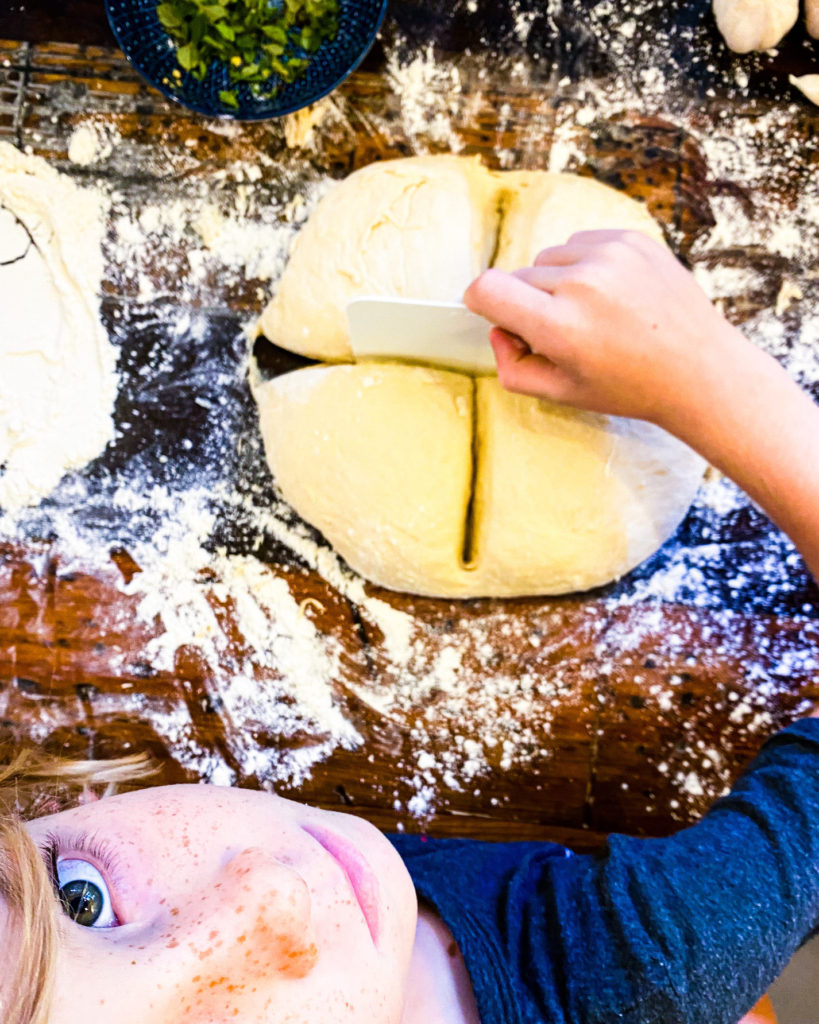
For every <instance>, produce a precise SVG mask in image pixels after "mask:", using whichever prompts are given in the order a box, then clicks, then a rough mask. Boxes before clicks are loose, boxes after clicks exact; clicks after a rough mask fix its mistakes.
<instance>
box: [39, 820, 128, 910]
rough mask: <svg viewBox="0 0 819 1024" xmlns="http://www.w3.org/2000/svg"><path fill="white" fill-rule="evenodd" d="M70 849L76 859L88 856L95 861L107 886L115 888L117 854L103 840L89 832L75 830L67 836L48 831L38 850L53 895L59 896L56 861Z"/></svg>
mask: <svg viewBox="0 0 819 1024" xmlns="http://www.w3.org/2000/svg"><path fill="white" fill-rule="evenodd" d="M69 849H70V850H71V851H72V853H76V854H77V855H78V856H77V858H76V859H77V860H81V859H82V858H83V857H90V858H91V859H92V860H94V861H96V863H97V865H98V866H99V867H98V870H100V871H101V872H102V874H103V875H105V876H106V878H107V879H108V880H109V888H110V889H113V890H116V877H117V856H116V854H115V853H114V851H113V850H112V849H111V847H110V845H109V844H108V843H107V842H105V840H100V839H98V838H97V837H96V836H94V835H91V833H89V832H77V833H73V834H71V835H68V836H60V835H57V833H56V832H48V833H47V834H46V837H45V841H44V842H43V844H42V845H41V846H40V852H41V853H42V855H43V860H44V861H45V866H46V870H47V871H48V877H49V879H50V881H51V887H52V889H53V890H54V893H55V895H57V896H59V892H60V883H59V878H58V875H57V861H58V859H59V858H60V856H61V855H62V853H63V851H64V850H69Z"/></svg>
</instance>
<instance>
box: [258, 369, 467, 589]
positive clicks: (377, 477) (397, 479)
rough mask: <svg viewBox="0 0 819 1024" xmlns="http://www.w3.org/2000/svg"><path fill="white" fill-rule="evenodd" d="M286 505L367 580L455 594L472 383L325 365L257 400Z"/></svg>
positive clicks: (270, 388)
mask: <svg viewBox="0 0 819 1024" xmlns="http://www.w3.org/2000/svg"><path fill="white" fill-rule="evenodd" d="M255 397H256V402H257V403H258V406H259V416H260V421H261V429H262V436H263V437H264V439H265V450H266V452H267V457H268V462H269V463H270V468H271V470H272V471H273V475H274V477H275V479H276V483H277V485H278V487H279V488H280V489H281V491H282V493H283V494H284V495H285V497H286V498H287V500H288V502H289V503H290V504H291V505H292V506H293V508H295V509H296V511H297V512H298V513H299V515H301V516H302V517H303V518H304V519H306V520H307V521H308V522H310V523H313V524H314V525H315V526H316V527H318V529H319V530H321V532H322V533H323V534H324V536H325V537H326V538H327V540H328V541H329V542H330V543H331V544H332V545H333V547H334V548H335V549H336V550H337V551H338V552H339V553H340V554H341V555H343V557H344V558H345V559H346V560H347V561H348V562H349V563H350V565H351V566H353V568H354V569H356V570H357V571H358V572H360V573H361V574H362V576H366V577H367V578H368V579H371V580H375V581H376V582H378V583H383V585H384V586H387V587H394V588H395V589H398V590H409V591H412V592H413V593H419V594H429V593H432V594H449V593H451V592H452V588H453V585H454V584H456V583H457V578H458V575H459V564H460V561H461V555H462V552H463V545H464V527H465V518H464V510H465V508H466V507H467V505H468V502H469V490H470V485H471V474H472V456H471V446H472V430H473V425H472V381H471V378H469V377H465V376H462V375H461V374H457V373H451V372H449V371H447V370H433V369H428V368H426V367H420V366H401V365H398V364H396V363H359V364H355V365H353V364H350V365H346V366H318V367H308V368H307V369H304V370H296V371H294V372H293V373H288V374H284V375H283V376H281V377H275V378H274V379H273V380H271V381H268V382H267V383H265V384H262V385H261V386H259V387H257V388H256V389H255Z"/></svg>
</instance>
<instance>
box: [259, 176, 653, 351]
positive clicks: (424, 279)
mask: <svg viewBox="0 0 819 1024" xmlns="http://www.w3.org/2000/svg"><path fill="white" fill-rule="evenodd" d="M589 228H598V229H599V228H623V229H635V230H639V231H644V232H645V233H647V234H649V235H651V236H652V237H653V238H656V239H657V240H659V241H662V240H663V236H662V231H661V230H660V228H659V226H658V225H657V223H656V221H655V220H654V219H653V218H652V217H651V215H650V214H649V213H648V211H647V210H646V208H645V207H644V206H643V205H642V204H641V203H638V202H637V201H636V200H635V199H632V198H630V197H629V196H627V195H625V194H624V193H622V192H618V191H617V190H616V189H613V188H610V187H609V186H608V185H603V184H601V183H600V182H598V181H595V180H594V179H592V178H581V177H578V176H576V175H571V174H550V173H548V172H546V171H490V170H488V169H487V168H486V167H484V166H483V165H482V164H481V163H480V162H478V160H477V158H475V157H457V156H428V157H410V158H408V159H406V160H389V161H385V162H382V163H375V164H370V165H369V166H367V167H365V168H364V169H363V170H360V171H356V172H355V173H354V174H351V175H350V176H349V178H346V179H345V180H344V181H342V182H341V183H340V184H339V185H337V186H336V188H335V189H333V191H332V192H330V193H328V195H327V196H325V197H324V199H322V200H321V202H320V203H319V204H318V206H317V207H316V209H315V210H314V212H313V214H312V216H311V217H310V218H309V220H308V221H307V224H306V225H305V227H304V228H303V229H302V231H301V232H300V233H299V235H298V236H297V238H296V242H295V244H294V246H293V252H292V254H291V256H290V259H289V261H288V263H287V266H286V267H285V270H284V274H283V275H282V278H281V281H280V283H279V286H278V289H277V291H276V295H275V297H274V298H273V300H272V301H271V302H270V303H269V304H268V306H267V308H266V309H265V310H264V312H263V313H262V316H261V317H260V319H259V324H258V329H259V331H260V332H261V333H263V334H264V335H265V337H267V338H269V339H270V340H271V341H272V342H274V343H275V344H276V345H280V346H281V347H282V348H286V349H289V350H290V351H291V352H299V353H301V354H302V355H305V356H311V357H312V358H314V359H323V360H328V361H339V360H349V359H352V352H351V350H350V342H349V334H348V331H347V318H346V313H345V307H346V305H347V303H348V302H349V301H350V299H352V298H354V297H356V296H358V295H397V296H403V297H405V298H421V299H448V300H457V301H459V300H460V299H461V296H462V295H463V293H464V291H465V290H466V287H467V285H468V284H469V283H470V282H471V281H473V280H474V279H475V278H476V277H477V276H478V274H479V273H480V272H481V271H482V270H485V269H486V267H488V266H489V264H490V262H494V265H495V266H498V267H501V268H502V269H505V270H516V269H517V268H518V267H523V266H528V265H529V264H530V263H531V262H532V260H533V259H534V257H535V255H536V254H537V253H538V252H539V251H540V250H541V249H543V248H545V247H546V246H549V245H560V244H562V243H563V242H565V241H567V240H568V238H569V236H570V235H572V234H573V233H574V232H575V231H583V230H587V229H589ZM496 249H497V255H496V256H495V258H494V261H493V254H494V253H495V251H496Z"/></svg>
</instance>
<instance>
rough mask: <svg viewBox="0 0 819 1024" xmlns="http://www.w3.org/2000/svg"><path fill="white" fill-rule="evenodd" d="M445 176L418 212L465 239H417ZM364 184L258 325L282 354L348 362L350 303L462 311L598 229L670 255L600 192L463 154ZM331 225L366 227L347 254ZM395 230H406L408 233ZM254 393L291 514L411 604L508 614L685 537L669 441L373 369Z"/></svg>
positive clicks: (292, 269) (393, 368) (615, 422)
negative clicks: (544, 255)
mask: <svg viewBox="0 0 819 1024" xmlns="http://www.w3.org/2000/svg"><path fill="white" fill-rule="evenodd" d="M439 161H440V166H441V167H442V178H441V186H440V187H441V190H442V193H443V196H444V197H445V199H441V201H440V203H438V202H436V201H435V200H433V197H432V196H431V195H429V196H427V197H426V198H424V200H423V203H420V199H419V200H418V201H419V203H420V207H423V208H424V209H443V208H445V207H446V206H451V207H452V209H453V210H454V211H455V212H456V214H457V215H456V217H455V224H454V227H453V229H452V230H448V227H449V224H448V222H447V221H446V219H445V218H444V219H443V220H432V221H427V222H426V223H425V224H422V223H421V219H420V215H419V218H416V217H415V214H414V213H413V209H412V203H411V202H410V204H409V207H408V206H407V205H406V204H407V202H408V199H407V197H408V196H415V197H416V198H418V197H419V196H420V195H421V194H422V193H424V192H430V193H431V192H434V191H435V189H436V180H437V176H436V167H437V166H438V162H439ZM395 163H397V164H400V173H399V169H398V168H396V167H394V166H392V165H393V164H395ZM365 170H366V172H367V173H366V176H365V177H364V180H365V181H366V185H367V187H366V190H362V188H361V187H360V186H359V184H357V179H358V180H359V181H360V180H361V179H360V178H359V175H361V176H364V172H357V173H356V174H353V175H352V176H351V177H350V178H348V179H346V180H345V181H344V182H342V183H341V184H340V185H339V186H337V187H336V189H335V190H334V191H333V192H332V193H330V195H329V196H328V197H327V199H325V200H322V202H321V203H320V204H319V205H318V207H317V208H316V210H315V212H314V213H313V215H312V217H311V218H310V220H309V221H308V222H307V225H306V227H305V229H304V231H303V232H302V235H301V236H300V240H299V241H297V243H296V246H295V248H294V251H293V256H292V257H291V260H290V262H289V264H288V266H287V268H286V269H285V273H284V275H283V278H282V281H281V284H280V287H279V290H278V293H277V296H276V298H275V299H274V300H273V302H272V303H271V304H270V305H269V306H268V309H267V310H266V311H265V314H264V316H263V318H262V320H261V323H260V326H261V328H262V329H263V330H265V333H266V334H267V336H268V337H271V334H272V338H271V340H273V341H275V342H277V343H279V344H283V346H284V347H286V348H290V349H292V350H295V351H298V352H302V353H305V352H308V353H309V354H313V355H316V354H319V353H320V354H321V357H322V358H323V359H325V360H343V359H350V358H351V356H350V355H349V342H348V338H347V335H346V323H345V320H344V305H345V304H346V302H347V301H348V300H349V298H351V297H353V295H355V294H362V293H369V294H379V293H380V294H398V295H407V296H410V297H426V298H447V299H458V298H460V295H461V294H462V292H463V290H464V288H465V287H466V285H467V284H468V283H469V281H471V280H472V279H473V278H474V277H475V276H476V275H477V274H478V273H479V272H480V271H481V270H482V269H484V268H485V267H486V266H487V265H488V263H489V261H490V259H491V258H492V256H493V255H494V257H495V260H494V262H495V265H499V266H501V267H502V268H504V269H512V268H514V267H516V266H521V265H526V264H529V263H531V260H532V259H533V257H534V255H536V253H537V252H538V251H539V250H540V249H541V248H543V247H545V246H548V245H554V244H559V243H562V242H564V241H566V239H567V238H568V237H569V236H570V235H571V234H572V233H574V232H575V231H577V230H588V229H592V228H596V229H600V228H625V229H630V230H643V231H645V232H646V233H648V234H650V235H652V236H653V237H655V238H658V239H661V238H662V234H661V231H660V229H659V227H658V226H657V224H656V223H655V222H654V221H653V219H652V218H651V217H650V215H649V214H648V212H647V211H646V210H645V208H644V207H643V206H642V205H641V204H639V203H637V202H636V201H634V200H632V199H629V198H628V197H627V196H624V195H623V194H622V193H618V192H616V191H615V190H613V189H611V188H609V187H608V186H605V185H602V184H600V183H599V182H595V181H592V180H590V179H585V178H579V177H575V176H570V175H557V174H550V173H547V172H536V171H535V172H506V173H504V172H491V171H488V170H487V169H485V168H483V167H482V166H481V165H480V164H479V163H477V162H475V161H473V160H471V159H468V158H458V157H440V158H439V157H424V158H409V159H407V160H403V161H394V162H390V163H385V164H378V165H374V166H370V167H368V168H366V169H365ZM379 175H383V177H384V180H385V182H386V183H385V184H384V187H383V188H382V187H379V181H380V178H379ZM459 177H460V184H457V182H458V178H459ZM398 180H400V181H401V182H402V187H401V189H398V188H397V187H396V184H395V183H396V181H398ZM413 181H415V182H416V184H415V185H413V184H412V183H413ZM330 199H332V200H333V202H332V204H330V203H329V200H330ZM345 199H346V202H345ZM456 199H457V201H456ZM347 203H350V204H353V205H355V206H356V210H355V212H354V214H351V213H350V212H349V210H348V209H347ZM365 203H366V205H367V209H368V218H369V222H370V223H371V225H375V227H374V229H373V231H372V232H371V233H370V235H368V234H367V231H366V230H365V229H364V228H363V227H362V225H364V224H365V222H366V221H367V218H365V217H364V211H363V209H362V207H363V205H364V204H365ZM396 204H397V210H398V211H400V212H396V208H395V207H396ZM465 204H468V205H465ZM475 204H477V205H475ZM420 207H419V208H420ZM470 211H471V212H470ZM416 212H417V211H416ZM335 218H338V219H339V220H338V223H339V224H340V228H339V229H338V230H343V229H344V227H345V225H346V226H349V224H350V222H351V219H352V220H354V221H355V223H356V224H357V225H358V228H357V229H356V230H357V232H358V234H357V235H356V237H355V239H354V240H353V242H352V243H351V242H350V240H349V239H347V238H346V237H345V238H344V240H343V242H341V243H340V245H339V248H338V249H336V248H335V246H334V245H333V244H332V240H333V239H334V238H335V237H336V228H334V226H333V222H334V219H335ZM401 224H412V225H413V227H412V230H411V231H409V232H408V233H407V234H406V235H404V234H402V233H401V231H400V230H399V225H401ZM480 225H483V228H482V230H483V232H484V235H483V237H481V235H480V232H479V231H478V227H479V226H480ZM382 230H383V231H384V232H386V233H387V235H389V238H390V242H389V246H390V249H391V251H393V252H394V260H395V265H396V266H397V267H399V268H400V270H395V268H394V267H393V268H392V269H391V268H389V267H385V266H384V264H383V259H384V248H383V246H382V244H381V240H379V241H378V242H377V243H374V248H373V249H372V250H370V249H369V248H368V243H367V239H368V238H375V237H377V236H378V233H379V231H382ZM383 237H386V235H385V236H383ZM351 245H352V246H353V247H354V248H355V252H356V259H355V274H354V275H351V274H350V273H349V272H348V270H349V260H350V246H351ZM316 247H321V251H322V252H323V254H324V256H323V260H322V256H321V252H319V251H318V249H317V248H316ZM427 256H428V257H429V259H431V260H432V261H433V262H435V263H436V265H438V266H441V267H448V268H449V271H450V273H449V277H448V278H447V281H446V286H447V287H448V288H449V289H450V290H449V291H448V292H446V293H444V294H442V293H441V290H440V288H439V285H440V284H441V280H442V279H443V271H442V274H441V275H440V276H439V275H436V274H432V275H429V274H428V275H427V276H426V277H424V278H423V280H421V281H420V282H419V280H418V279H416V278H414V277H413V276H412V275H408V274H407V273H406V268H407V267H410V266H412V265H414V264H415V263H417V262H423V260H424V258H425V257H427ZM308 271H310V274H309V276H308V277H304V276H302V275H303V274H308ZM319 271H320V275H319ZM317 275H318V276H317ZM385 282H387V284H386V285H385ZM385 289H386V290H385ZM432 291H435V294H431V292H432ZM311 295H313V296H315V299H311V298H310V296H311ZM328 296H334V297H335V299H334V301H335V302H337V303H339V305H336V306H333V305H332V303H329V302H328ZM295 310H298V317H299V318H298V319H296V320H293V321H291V319H290V318H291V317H293V316H295V315H296V314H295ZM314 314H315V316H314ZM285 322H286V323H285ZM283 325H285V326H283ZM305 325H306V326H307V330H306V331H305V330H304V329H303V328H304V327H305ZM282 330H283V331H284V333H283V334H282V333H279V332H280V331H282ZM305 339H306V340H305ZM253 390H254V395H255V398H256V402H257V405H258V408H259V416H260V425H261V431H262V437H263V439H264V444H265V451H266V454H267V459H268V463H269V465H270V468H271V470H272V472H273V475H274V477H275V481H276V484H277V486H278V488H279V489H280V491H281V493H282V494H283V496H284V497H285V499H286V500H287V501H288V502H289V503H290V504H291V505H292V506H293V508H294V509H295V510H296V511H297V512H298V513H299V514H300V515H301V516H302V517H303V518H304V519H305V520H307V521H308V522H310V523H312V524H313V525H314V526H315V527H317V528H318V529H319V530H320V531H321V532H322V533H323V534H324V536H325V537H326V539H327V540H328V541H329V543H331V544H332V545H333V547H334V548H335V549H336V550H337V551H338V552H339V553H340V554H341V555H342V556H343V557H344V559H345V560H346V561H347V562H348V563H349V565H350V566H351V567H352V568H353V569H355V570H356V571H358V572H359V573H361V574H362V575H363V576H364V577H366V578H367V579H369V580H371V581H373V582H374V583H377V584H380V585H382V586H385V587H389V588H391V589H394V590H402V591H408V592H410V593H415V594H423V595H428V596H435V597H457V598H466V597H481V596H496V597H514V596H523V595H533V594H561V593H567V592H571V591H577V590H585V589H588V588H591V587H596V586H599V585H601V584H604V583H607V582H609V581H611V580H613V579H616V578H618V577H619V576H622V575H623V574H624V573H626V572H628V571H629V570H631V569H632V568H634V567H635V566H636V565H638V564H639V563H640V562H642V561H643V560H644V559H645V558H647V557H648V556H649V555H651V554H652V553H653V552H654V551H656V549H657V548H658V547H659V546H660V545H661V544H662V543H663V542H664V541H665V540H666V539H667V538H668V537H669V536H670V535H671V534H672V533H673V532H674V530H675V529H676V527H677V526H678V525H679V523H680V521H681V520H682V518H683V516H684V515H685V512H686V511H687V509H688V506H689V505H690V503H691V501H692V499H693V497H694V494H695V493H696V490H697V487H698V485H699V481H700V478H701V476H702V472H703V468H704V463H703V461H702V459H700V457H699V456H698V455H696V454H695V453H694V452H693V451H691V449H689V448H688V447H687V446H685V445H684V444H682V443H681V442H679V441H677V440H676V439H675V438H673V437H672V436H671V435H669V434H667V433H666V432H665V431H663V430H661V429H660V428H658V427H655V426H653V425H651V424H648V423H644V422H642V421H636V420H628V419H622V418H618V417H609V416H603V415H598V414H594V413H587V412H582V411H579V410H576V409H570V408H567V407H565V406H559V405H556V404H554V403H551V402H546V401H542V400H539V399H535V398H530V397H526V396H520V395H512V394H510V393H508V392H506V391H504V390H503V389H502V388H501V386H500V384H499V383H498V381H497V379H496V378H495V377H494V376H484V377H471V376H468V375H466V374H461V373H455V372H452V371H448V370H442V369H438V368H431V367H427V366H418V365H410V364H406V363H400V362H373V361H369V362H360V363H348V364H346V365H340V366H338V365H336V366H333V365H329V366H328V365H324V366H313V367H308V368H305V369H301V370H296V371H293V372H291V373H287V374H283V375H281V376H279V377H276V378H274V379H272V380H269V381H262V380H261V378H260V376H259V374H258V372H254V374H253Z"/></svg>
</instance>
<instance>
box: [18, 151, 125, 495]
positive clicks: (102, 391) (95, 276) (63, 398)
mask: <svg viewBox="0 0 819 1024" xmlns="http://www.w3.org/2000/svg"><path fill="white" fill-rule="evenodd" d="M102 230H103V210H102V207H101V205H100V198H99V195H98V194H97V193H96V192H94V191H91V190H82V189H79V188H77V186H76V185H75V184H74V183H73V182H72V181H71V180H70V179H69V178H67V177H65V176H64V175H61V174H59V173H58V172H57V171H55V170H54V169H53V168H51V167H49V166H48V164H46V163H45V161H43V160H41V159H39V158H37V157H29V156H24V155H23V154H21V153H20V152H19V151H18V150H17V149H15V148H14V147H12V146H10V145H8V144H6V143H0V309H2V335H0V508H7V509H12V508H19V507H20V506H22V505H26V504H31V503H34V502H36V501H38V500H39V499H40V498H42V497H43V496H44V495H46V494H48V492H49V491H50V490H51V489H52V488H53V487H54V486H55V485H56V484H57V482H58V481H59V480H60V478H61V477H62V476H63V474H64V473H65V472H66V471H68V470H70V469H77V468H79V467H81V466H84V465H85V464H86V463H87V462H89V461H90V460H91V459H93V458H94V457H95V456H97V455H99V453H100V452H101V451H102V449H103V448H104V447H105V445H106V443H107V442H108V441H109V440H110V439H111V437H112V434H113V423H112V420H111V411H112V406H113V401H114V394H115V391H116V373H115V363H116V356H115V351H114V348H113V347H112V346H111V345H110V343H109V342H108V339H107V337H106V334H105V331H104V330H103V328H102V325H101V323H100V321H99V312H98V302H99V299H98V293H99V289H100V281H101V279H102V271H103V265H102V255H101V250H100V245H101V238H102Z"/></svg>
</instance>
